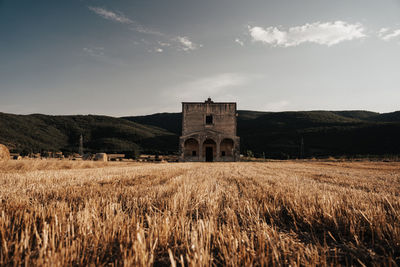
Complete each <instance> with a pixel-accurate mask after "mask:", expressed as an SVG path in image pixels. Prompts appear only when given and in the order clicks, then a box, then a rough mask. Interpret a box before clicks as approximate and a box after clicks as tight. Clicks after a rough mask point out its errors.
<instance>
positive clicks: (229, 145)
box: [179, 98, 240, 162]
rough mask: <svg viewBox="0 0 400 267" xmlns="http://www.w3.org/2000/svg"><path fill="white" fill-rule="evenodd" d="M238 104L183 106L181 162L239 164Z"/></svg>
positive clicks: (212, 103)
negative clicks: (227, 162) (233, 162)
mask: <svg viewBox="0 0 400 267" xmlns="http://www.w3.org/2000/svg"><path fill="white" fill-rule="evenodd" d="M239 140H240V138H239V137H238V136H236V103H232V102H230V103H228V102H215V103H214V102H213V101H211V98H208V99H207V100H206V101H205V102H183V103H182V136H181V137H180V140H179V143H180V144H179V145H180V152H181V155H180V160H181V161H208V162H212V161H238V160H239V159H240V150H239Z"/></svg>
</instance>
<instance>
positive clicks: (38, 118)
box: [0, 113, 177, 154]
mask: <svg viewBox="0 0 400 267" xmlns="http://www.w3.org/2000/svg"><path fill="white" fill-rule="evenodd" d="M81 134H82V135H83V139H84V144H83V145H84V149H85V151H88V152H93V153H94V152H99V151H102V152H109V153H110V152H124V153H127V154H132V153H133V154H135V153H136V154H137V153H138V152H139V151H148V152H156V151H158V150H159V147H161V148H162V150H163V151H165V152H173V151H175V150H176V145H175V144H176V142H177V137H176V135H175V134H173V133H170V132H168V131H166V130H164V129H161V128H158V127H155V126H149V125H142V124H138V123H135V122H131V121H128V120H124V119H120V118H113V117H107V116H94V115H87V116H83V115H78V116H48V115H42V114H33V115H13V114H5V113H0V143H3V144H6V145H7V146H8V147H9V148H10V149H11V150H12V151H15V152H19V153H23V154H27V153H30V152H41V151H64V152H77V151H78V150H77V149H78V146H79V137H80V135H81Z"/></svg>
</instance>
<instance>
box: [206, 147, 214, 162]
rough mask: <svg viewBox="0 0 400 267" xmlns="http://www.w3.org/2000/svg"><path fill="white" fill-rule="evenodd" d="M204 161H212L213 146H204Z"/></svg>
mask: <svg viewBox="0 0 400 267" xmlns="http://www.w3.org/2000/svg"><path fill="white" fill-rule="evenodd" d="M206 161H207V162H213V148H212V147H206Z"/></svg>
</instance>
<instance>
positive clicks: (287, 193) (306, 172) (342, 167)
mask: <svg viewBox="0 0 400 267" xmlns="http://www.w3.org/2000/svg"><path fill="white" fill-rule="evenodd" d="M7 164H9V165H4V166H6V167H4V166H3V167H2V168H0V184H1V186H0V265H27V266H29V265H64V266H71V265H96V266H99V265H110V264H111V265H126V266H132V265H139V266H148V265H156V266H159V265H172V266H178V265H186V266H187V265H190V266H214V265H216V266H221V265H230V266H239V265H242V266H250V265H291V266H299V265H331V264H334V265H336V264H342V265H392V266H396V265H400V163H398V162H397V163H390V162H354V163H351V162H345V163H339V162H294V161H292V162H290V161H288V162H267V163H244V162H243V163H211V164H208V163H182V164H181V163H177V164H137V163H136V164H133V163H131V164H127V163H115V164H109V163H98V164H97V163H96V164H92V165H88V166H85V165H82V164H83V163H76V168H75V167H74V165H73V164H72V165H71V164H69V165H67V167H65V166H66V165H65V163H63V162H62V161H60V163H57V164H59V165H57V164H56V163H52V164H50V165H49V166H50V167H49V169H47V168H46V165H43V164H42V165H40V164H39V165H37V166H39V167H25V168H22V167H15V165H12V163H7ZM19 164H27V165H28V166H31V165H32V164H33V163H32V161H30V162H29V161H23V163H19ZM63 164H64V165H63ZM74 164H75V163H74ZM7 166H8V167H7ZM57 166H59V168H57Z"/></svg>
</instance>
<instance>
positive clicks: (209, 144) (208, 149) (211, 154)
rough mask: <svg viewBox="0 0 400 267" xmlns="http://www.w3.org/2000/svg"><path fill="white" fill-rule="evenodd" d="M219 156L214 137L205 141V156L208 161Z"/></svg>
mask: <svg viewBox="0 0 400 267" xmlns="http://www.w3.org/2000/svg"><path fill="white" fill-rule="evenodd" d="M216 156H217V144H216V143H215V141H214V140H212V139H206V140H205V141H204V143H203V157H204V158H205V159H206V161H207V162H213V161H214V159H215V157H216Z"/></svg>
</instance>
